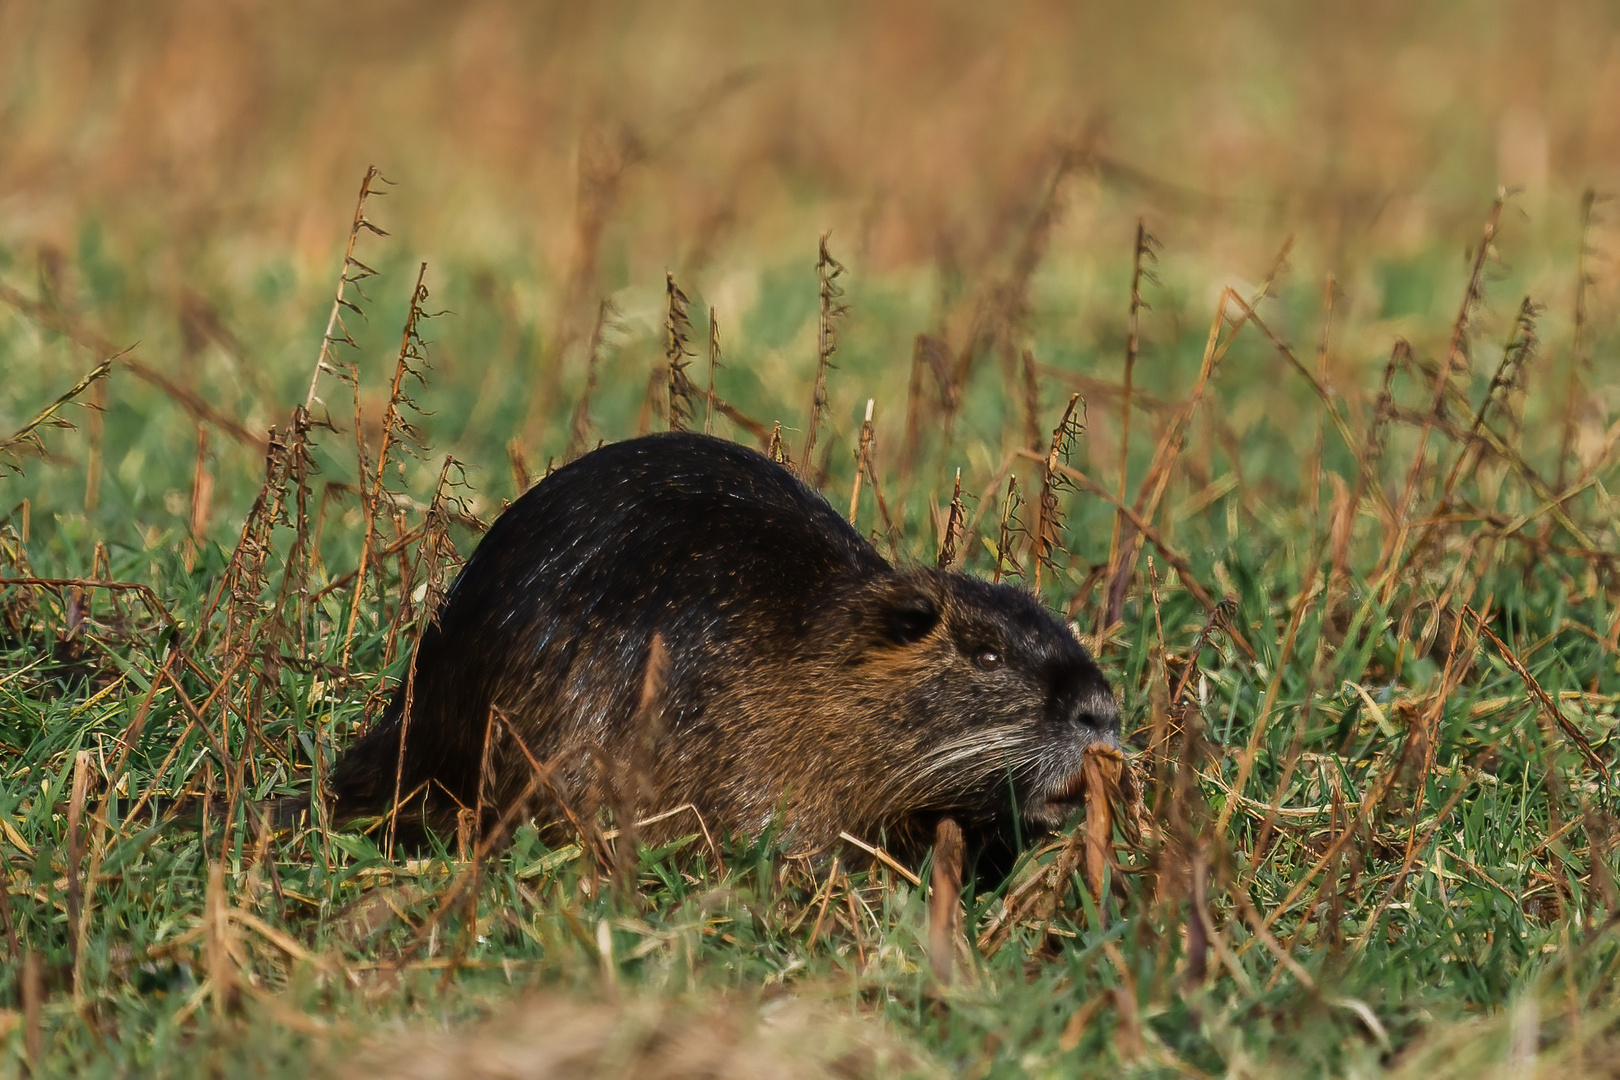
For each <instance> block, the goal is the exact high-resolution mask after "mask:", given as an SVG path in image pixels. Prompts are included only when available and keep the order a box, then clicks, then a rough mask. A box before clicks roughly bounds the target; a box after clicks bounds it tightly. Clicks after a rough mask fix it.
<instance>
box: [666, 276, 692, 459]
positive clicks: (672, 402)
mask: <svg viewBox="0 0 1620 1080" xmlns="http://www.w3.org/2000/svg"><path fill="white" fill-rule="evenodd" d="M664 285H665V294H666V297H667V299H668V307H667V308H666V311H665V316H664V367H665V379H666V387H667V389H666V397H665V408H664V417H665V419H666V421H667V422H668V423H669V430H671V431H685V430H686V425H687V422H688V421H690V420H691V419H692V402H693V400H694V399H695V398H696V397H697V395H698V388H697V385H696V384H695V383H693V382H692V377H691V376H690V375H688V374H687V372H686V369H687V368H688V367H690V366H691V364H692V357H693V356H694V355H696V354H694V353H693V352H692V347H691V340H692V319H691V317H690V316H689V315H688V314H687V307H688V305H689V303H690V302H689V301H688V300H687V299H686V294H685V293H684V292H682V291H681V289H680V286H678V285H676V284H675V275H674V274H670V273H666V274H665V275H664Z"/></svg>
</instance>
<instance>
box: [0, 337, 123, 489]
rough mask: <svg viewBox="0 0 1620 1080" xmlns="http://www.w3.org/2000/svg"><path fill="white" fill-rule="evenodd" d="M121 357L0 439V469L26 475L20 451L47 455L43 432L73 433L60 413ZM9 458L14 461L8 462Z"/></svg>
mask: <svg viewBox="0 0 1620 1080" xmlns="http://www.w3.org/2000/svg"><path fill="white" fill-rule="evenodd" d="M119 355H122V354H118V355H115V356H112V357H110V358H108V359H106V360H103V361H102V362H101V363H99V364H97V365H96V366H95V367H93V368H91V369H90V371H89V372H88V373H87V374H86V375H85V376H84V377H83V378H82V379H80V380H79V381H78V382H76V383H74V384H73V385H72V386H70V387H68V388H67V389H66V390H65V391H63V392H62V393H61V394H60V395H58V396H57V398H56V400H55V401H52V402H51V403H50V404H49V405H47V406H45V407H44V408H43V409H41V410H40V411H39V412H38V413H37V414H35V416H34V418H33V419H32V420H29V421H28V422H27V423H26V424H24V425H23V426H22V427H20V428H18V429H17V430H16V431H14V432H12V433H11V434H10V435H9V436H7V437H6V438H5V439H0V465H3V466H4V467H5V468H7V469H10V470H11V471H13V472H17V473H20V472H22V468H21V466H19V465H18V464H17V462H18V461H19V460H20V458H19V456H18V451H19V450H20V449H22V448H27V450H28V451H29V452H31V453H35V454H44V452H45V443H44V441H43V440H42V439H41V438H40V435H39V432H40V429H41V428H68V429H70V430H71V429H72V427H73V424H72V423H70V422H69V421H67V420H65V419H63V418H62V417H60V416H58V415H57V413H59V412H60V411H61V410H62V409H63V408H64V407H65V406H66V405H67V404H68V403H69V402H74V401H78V398H79V395H80V394H83V393H84V392H85V391H86V390H88V389H89V388H90V387H91V386H92V385H94V384H95V383H97V382H99V381H100V380H101V379H104V378H106V376H107V373H108V372H110V371H111V370H112V365H113V361H114V360H117V359H118V356H119ZM78 404H80V405H83V406H85V407H86V408H89V409H91V411H92V412H94V411H95V410H96V409H97V408H98V406H96V405H93V404H87V403H85V402H82V401H81V402H78ZM5 458H9V459H11V460H9V461H7V460H4V459H5Z"/></svg>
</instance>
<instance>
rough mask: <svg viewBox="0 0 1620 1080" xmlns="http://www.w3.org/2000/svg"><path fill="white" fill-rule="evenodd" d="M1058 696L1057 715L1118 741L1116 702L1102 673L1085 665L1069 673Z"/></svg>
mask: <svg viewBox="0 0 1620 1080" xmlns="http://www.w3.org/2000/svg"><path fill="white" fill-rule="evenodd" d="M1064 682H1065V684H1066V685H1064V687H1063V689H1062V691H1061V692H1060V694H1059V698H1058V715H1060V716H1062V717H1063V718H1064V719H1066V720H1069V721H1070V722H1072V723H1075V724H1078V725H1079V726H1081V727H1083V728H1085V729H1086V730H1087V731H1089V732H1091V733H1093V734H1095V735H1100V736H1102V737H1103V738H1105V739H1108V740H1109V741H1111V742H1116V743H1117V742H1118V741H1119V703H1118V702H1116V701H1115V700H1114V692H1113V691H1112V690H1110V689H1109V688H1108V683H1107V682H1106V681H1105V680H1104V679H1103V677H1102V675H1101V673H1099V672H1098V671H1097V670H1096V669H1095V668H1091V667H1090V666H1089V665H1087V667H1086V668H1082V669H1080V670H1078V671H1074V672H1072V673H1070V675H1069V677H1068V678H1067V679H1066V680H1064Z"/></svg>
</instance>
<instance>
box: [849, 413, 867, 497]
mask: <svg viewBox="0 0 1620 1080" xmlns="http://www.w3.org/2000/svg"><path fill="white" fill-rule="evenodd" d="M871 454H872V399H871V398H867V399H866V419H865V420H863V421H862V422H861V434H860V442H859V444H858V445H857V446H856V448H855V480H854V483H852V484H851V485H850V492H849V523H850V524H851V525H853V524H855V510H856V508H857V507H858V506H859V505H860V501H861V481H862V480H864V479H865V478H866V474H867V473H868V472H869V471H870V470H871V468H872V461H871Z"/></svg>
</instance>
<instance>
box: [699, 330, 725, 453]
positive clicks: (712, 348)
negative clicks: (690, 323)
mask: <svg viewBox="0 0 1620 1080" xmlns="http://www.w3.org/2000/svg"><path fill="white" fill-rule="evenodd" d="M723 367H725V365H724V364H722V363H721V362H720V319H719V316H717V315H716V314H715V312H714V307H713V305H711V306H710V307H709V399H708V408H707V409H706V410H705V411H704V413H703V434H705V435H713V434H714V414H715V410H716V409H718V408H719V407H720V398H719V396H718V395H716V394H715V392H714V373H715V372H716V371H718V370H719V369H721V368H723Z"/></svg>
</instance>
